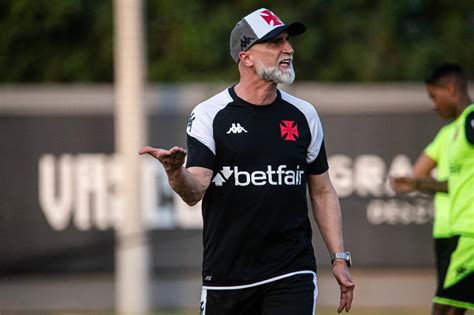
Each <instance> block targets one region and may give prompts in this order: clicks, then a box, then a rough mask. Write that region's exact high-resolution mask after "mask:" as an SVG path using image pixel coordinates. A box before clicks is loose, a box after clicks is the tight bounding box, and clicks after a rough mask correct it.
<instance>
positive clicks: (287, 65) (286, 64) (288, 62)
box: [278, 59, 292, 68]
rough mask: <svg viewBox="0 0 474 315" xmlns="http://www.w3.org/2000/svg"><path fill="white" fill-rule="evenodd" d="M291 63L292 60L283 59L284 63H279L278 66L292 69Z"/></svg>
mask: <svg viewBox="0 0 474 315" xmlns="http://www.w3.org/2000/svg"><path fill="white" fill-rule="evenodd" d="M291 62H292V60H291V59H283V60H282V61H280V62H279V63H278V65H279V66H283V67H286V68H289V67H291Z"/></svg>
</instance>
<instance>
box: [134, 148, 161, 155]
mask: <svg viewBox="0 0 474 315" xmlns="http://www.w3.org/2000/svg"><path fill="white" fill-rule="evenodd" d="M156 150H158V149H155V148H153V147H150V146H145V147H143V148H141V149H140V151H138V154H140V155H143V154H151V153H152V152H153V151H156Z"/></svg>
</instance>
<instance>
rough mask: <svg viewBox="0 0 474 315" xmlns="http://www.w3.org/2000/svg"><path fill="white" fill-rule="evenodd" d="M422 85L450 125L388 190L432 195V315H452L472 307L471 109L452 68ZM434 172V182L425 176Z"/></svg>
mask: <svg viewBox="0 0 474 315" xmlns="http://www.w3.org/2000/svg"><path fill="white" fill-rule="evenodd" d="M425 83H426V88H427V91H428V95H429V96H430V98H431V100H432V101H433V104H434V109H435V110H436V111H437V112H438V114H439V115H440V116H441V117H442V118H443V119H448V120H453V121H452V122H450V123H449V124H447V125H446V126H444V127H443V128H441V130H440V131H439V132H438V134H437V135H436V137H435V138H434V140H433V141H432V142H431V143H430V144H429V145H428V146H427V147H426V148H425V150H424V151H423V153H422V154H421V155H420V156H419V157H418V159H417V161H416V162H415V165H414V167H413V177H398V178H394V179H393V180H392V187H393V189H394V190H395V191H396V192H399V193H408V192H413V191H416V190H420V191H429V192H435V193H436V195H435V220H434V226H433V237H434V239H435V256H436V268H437V275H438V288H437V291H436V294H435V297H434V299H433V302H434V305H433V314H435V315H442V314H450V315H458V314H464V313H465V311H466V308H474V105H473V104H471V103H472V102H471V99H470V97H469V94H468V91H467V78H466V76H465V74H464V72H463V70H462V68H461V67H460V66H459V65H457V64H451V63H447V64H441V65H439V66H437V67H435V68H434V69H433V70H432V72H431V73H430V74H429V75H428V77H427V78H426V80H425ZM435 167H436V177H435V178H436V180H434V179H433V178H432V177H431V171H432V170H433V169H434V168H435ZM448 187H449V189H448ZM448 190H449V194H446V192H447V191H448Z"/></svg>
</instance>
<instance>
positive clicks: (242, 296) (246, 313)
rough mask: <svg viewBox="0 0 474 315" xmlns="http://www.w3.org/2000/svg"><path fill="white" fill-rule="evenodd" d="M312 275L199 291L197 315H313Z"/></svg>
mask: <svg viewBox="0 0 474 315" xmlns="http://www.w3.org/2000/svg"><path fill="white" fill-rule="evenodd" d="M317 295H318V285H317V282H316V274H315V273H312V272H311V273H310V272H309V271H308V273H297V274H289V275H284V276H281V277H277V278H273V279H270V280H267V281H262V282H260V283H256V284H251V285H247V286H239V287H203V288H202V294H201V305H200V311H201V313H200V314H201V315H260V314H261V315H288V314H298V315H313V314H314V311H315V308H316V298H317Z"/></svg>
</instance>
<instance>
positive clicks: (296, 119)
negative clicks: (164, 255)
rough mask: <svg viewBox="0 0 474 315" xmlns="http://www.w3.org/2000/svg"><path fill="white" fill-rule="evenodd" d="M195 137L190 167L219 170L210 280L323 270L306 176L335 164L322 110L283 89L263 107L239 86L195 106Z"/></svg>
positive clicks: (213, 187) (212, 194) (208, 221)
mask: <svg viewBox="0 0 474 315" xmlns="http://www.w3.org/2000/svg"><path fill="white" fill-rule="evenodd" d="M187 134H188V136H187V145H188V158H187V163H186V167H192V166H200V167H205V168H208V169H211V170H213V172H214V174H213V177H212V182H211V184H210V186H209V188H208V189H207V191H206V193H205V195H204V198H203V202H202V215H203V219H204V235H203V243H204V259H203V283H204V285H205V286H239V285H246V284H252V283H256V282H259V281H264V280H267V279H271V278H273V277H278V276H280V275H285V274H288V273H292V272H296V271H301V270H310V271H316V263H315V258H314V251H313V247H312V244H311V238H312V231H311V226H310V221H309V217H308V208H307V200H306V182H307V181H306V178H307V176H308V175H309V174H321V173H324V172H325V171H326V170H327V169H328V164H327V159H326V152H325V149H324V142H323V131H322V126H321V123H320V120H319V117H318V114H317V113H316V110H315V108H314V107H313V106H312V105H311V104H309V103H308V102H305V101H303V100H301V99H299V98H296V97H294V96H292V95H290V94H288V93H285V92H283V91H280V90H277V98H276V99H275V101H274V102H273V103H272V104H269V105H264V106H256V105H252V104H250V103H247V102H246V101H244V100H242V99H241V98H239V97H238V96H237V95H236V93H235V91H234V88H233V87H231V88H228V89H226V90H225V91H223V92H221V93H219V94H217V95H215V96H214V97H212V98H210V99H208V100H207V101H205V102H203V103H201V104H199V105H198V106H197V107H196V108H195V109H194V110H193V112H192V114H191V116H190V118H189V122H188V126H187Z"/></svg>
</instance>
